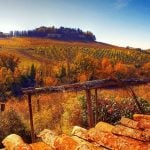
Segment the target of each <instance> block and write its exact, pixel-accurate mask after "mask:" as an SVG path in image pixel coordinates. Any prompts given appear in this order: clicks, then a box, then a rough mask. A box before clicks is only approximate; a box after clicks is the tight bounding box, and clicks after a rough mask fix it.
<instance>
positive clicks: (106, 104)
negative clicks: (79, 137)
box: [79, 96, 150, 127]
mask: <svg viewBox="0 0 150 150" xmlns="http://www.w3.org/2000/svg"><path fill="white" fill-rule="evenodd" d="M79 100H80V102H81V105H82V120H83V121H82V126H83V127H87V126H88V124H87V107H86V99H85V97H84V96H82V97H80V98H79ZM138 102H139V104H140V108H141V109H142V110H143V112H144V114H150V103H149V102H148V101H146V100H144V99H142V98H140V97H139V98H138ZM97 108H98V109H97V121H98V122H99V121H105V122H108V123H112V124H113V123H116V122H118V121H119V120H120V119H121V117H122V116H124V117H127V118H132V116H133V114H135V113H139V110H138V108H137V105H136V104H135V101H134V100H133V99H131V98H124V99H121V100H120V101H116V100H115V99H113V98H112V99H107V98H105V99H101V100H98V106H97ZM92 109H93V115H95V114H96V106H95V99H94V96H92ZM94 117H95V116H94Z"/></svg>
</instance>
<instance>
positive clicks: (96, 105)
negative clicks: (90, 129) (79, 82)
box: [95, 89, 98, 124]
mask: <svg viewBox="0 0 150 150" xmlns="http://www.w3.org/2000/svg"><path fill="white" fill-rule="evenodd" d="M97 121H98V100H97V89H95V124H96V123H97Z"/></svg>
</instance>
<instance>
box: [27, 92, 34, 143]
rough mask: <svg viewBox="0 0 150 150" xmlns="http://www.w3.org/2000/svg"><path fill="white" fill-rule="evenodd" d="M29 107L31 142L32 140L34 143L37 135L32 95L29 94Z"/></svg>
mask: <svg viewBox="0 0 150 150" xmlns="http://www.w3.org/2000/svg"><path fill="white" fill-rule="evenodd" d="M28 107H29V117H30V127H31V140H32V143H34V142H35V134H34V125H33V113H32V101H31V93H28Z"/></svg>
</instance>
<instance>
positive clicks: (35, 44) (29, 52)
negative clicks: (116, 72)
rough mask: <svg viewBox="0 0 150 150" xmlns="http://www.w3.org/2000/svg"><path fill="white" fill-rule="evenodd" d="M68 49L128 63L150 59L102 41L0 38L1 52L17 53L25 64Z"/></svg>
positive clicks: (139, 62) (146, 54) (142, 53)
mask: <svg viewBox="0 0 150 150" xmlns="http://www.w3.org/2000/svg"><path fill="white" fill-rule="evenodd" d="M66 49H69V50H70V51H72V52H75V53H84V54H87V55H92V57H95V58H98V59H101V58H103V57H106V58H109V59H111V60H112V61H114V62H117V61H121V62H123V63H128V64H135V63H138V64H142V63H145V62H149V60H150V54H148V53H145V52H144V51H142V50H141V51H138V50H136V49H126V48H123V47H118V46H113V45H109V44H105V43H100V42H88V43H84V42H66V41H65V42H64V41H57V40H51V39H43V38H5V39H0V53H5V54H7V53H9V54H13V55H16V56H18V57H20V59H21V60H23V61H22V63H23V64H24V63H25V62H28V63H33V62H35V63H37V64H39V63H41V62H45V61H49V60H50V59H53V58H54V57H55V56H54V55H55V54H54V53H56V54H57V55H62V53H64V51H65V50H66ZM54 59H55V60H56V58H54ZM58 61H59V60H58Z"/></svg>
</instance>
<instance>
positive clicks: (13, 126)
mask: <svg viewBox="0 0 150 150" xmlns="http://www.w3.org/2000/svg"><path fill="white" fill-rule="evenodd" d="M0 118H1V119H0V141H2V140H3V139H4V138H5V137H6V136H7V135H9V134H12V133H15V134H18V135H20V136H21V137H23V139H24V140H25V141H26V142H29V141H30V133H29V131H28V130H27V129H26V126H25V125H24V123H23V122H22V120H21V118H20V116H19V115H18V114H17V112H16V111H15V110H13V109H10V110H9V111H5V112H3V113H0ZM0 147H2V144H0Z"/></svg>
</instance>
